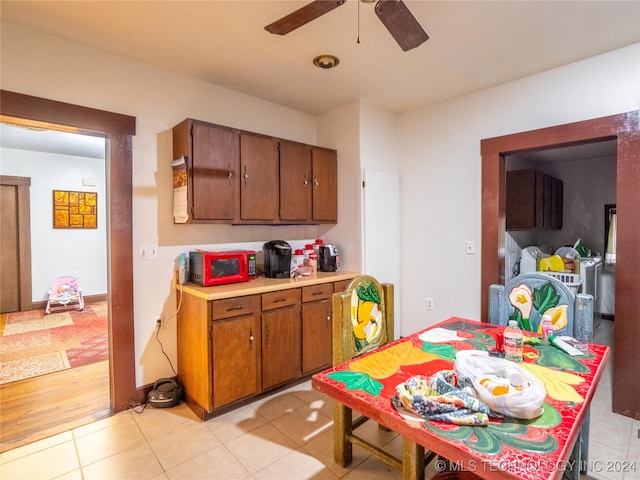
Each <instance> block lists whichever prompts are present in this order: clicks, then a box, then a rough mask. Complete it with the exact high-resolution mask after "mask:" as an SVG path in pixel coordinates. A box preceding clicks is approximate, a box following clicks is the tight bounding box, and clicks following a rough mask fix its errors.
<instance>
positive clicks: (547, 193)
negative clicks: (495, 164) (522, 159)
mask: <svg viewBox="0 0 640 480" xmlns="http://www.w3.org/2000/svg"><path fill="white" fill-rule="evenodd" d="M506 202H507V204H506V229H507V230H509V231H512V230H560V229H562V208H563V183H562V180H559V179H557V178H554V177H552V176H550V175H547V174H546V173H542V172H539V171H537V170H534V169H526V170H515V171H510V172H507V179H506Z"/></svg>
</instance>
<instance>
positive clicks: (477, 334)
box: [312, 317, 609, 480]
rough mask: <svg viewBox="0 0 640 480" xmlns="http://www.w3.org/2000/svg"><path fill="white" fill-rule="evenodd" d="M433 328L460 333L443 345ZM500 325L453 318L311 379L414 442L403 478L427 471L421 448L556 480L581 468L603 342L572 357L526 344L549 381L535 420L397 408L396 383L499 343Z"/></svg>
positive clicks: (489, 475) (475, 467)
mask: <svg viewBox="0 0 640 480" xmlns="http://www.w3.org/2000/svg"><path fill="white" fill-rule="evenodd" d="M435 328H444V329H447V330H450V331H455V332H456V333H457V337H458V338H457V339H455V340H451V341H446V342H444V343H440V342H438V343H431V342H426V341H423V340H421V339H420V338H419V336H420V335H421V334H423V333H424V332H427V331H428V330H432V329H435ZM502 329H503V328H502V327H499V326H497V325H491V324H487V323H481V322H476V321H473V320H466V319H461V318H456V317H452V318H450V319H448V320H445V321H443V322H440V323H438V324H436V325H433V326H432V327H429V328H427V329H425V330H422V331H420V332H417V333H415V334H413V335H410V336H408V337H404V338H402V339H399V340H396V341H395V342H393V343H391V344H389V345H386V346H384V347H380V348H379V349H377V350H374V351H373V352H370V353H368V354H365V355H362V356H360V357H357V358H356V359H353V360H351V361H348V362H345V363H343V364H341V365H338V366H336V367H334V368H331V369H329V370H326V371H324V372H322V373H318V374H316V375H314V376H313V377H312V386H313V388H315V389H316V390H318V391H320V392H322V393H324V394H326V395H327V396H329V397H331V398H332V399H334V400H336V401H338V402H340V403H342V404H343V405H345V406H346V407H348V408H350V409H352V410H354V411H357V412H359V413H361V414H363V415H366V416H367V417H369V418H371V419H372V420H374V421H376V422H378V423H380V424H381V425H383V426H385V427H387V428H389V429H390V430H392V431H394V432H397V433H398V434H400V435H401V436H403V437H404V439H405V442H407V441H408V442H409V443H415V445H416V446H417V447H418V448H417V449H416V448H414V449H413V450H412V451H413V452H414V458H409V459H407V457H406V455H407V454H406V451H407V449H406V448H405V459H404V463H403V477H404V478H415V477H418V478H420V477H421V475H422V476H423V475H424V471H422V472H420V471H416V470H419V468H418V469H416V465H418V466H420V465H421V464H420V461H419V460H417V459H416V458H415V452H420V450H421V447H424V448H426V449H428V450H430V451H432V452H434V453H436V454H437V455H439V456H441V457H444V458H446V459H449V462H447V464H448V466H449V467H453V469H458V470H464V471H466V472H471V473H473V474H475V475H477V476H479V477H481V478H486V479H496V478H505V479H513V478H518V479H524V480H539V479H551V480H555V479H558V478H561V477H562V475H563V473H564V472H565V471H567V470H573V471H579V465H575V464H574V463H575V462H574V463H572V460H570V456H571V452H572V450H573V447H574V444H575V443H576V439H577V438H578V435H579V433H580V429H581V426H582V421H583V419H584V418H585V415H586V414H587V412H588V407H589V404H590V402H591V399H592V398H593V395H594V393H595V390H596V387H597V384H598V381H599V379H600V376H601V375H602V371H603V368H604V365H605V363H606V359H607V357H608V356H609V348H608V347H606V346H603V345H596V344H589V351H588V353H587V355H585V356H584V357H570V356H569V355H566V354H565V353H564V352H561V351H560V350H558V349H557V348H556V347H554V346H551V345H549V344H547V343H542V344H540V345H537V346H535V347H532V346H529V345H525V348H524V356H525V363H527V364H532V365H534V367H533V368H534V369H537V370H538V374H536V376H537V377H538V378H539V379H541V378H542V379H543V380H544V382H543V383H544V384H545V388H546V391H547V395H546V398H545V402H544V404H543V407H544V413H543V415H542V416H540V417H538V418H537V419H534V420H519V419H515V418H509V417H505V418H503V419H493V418H492V419H491V422H490V423H489V425H488V426H486V427H475V426H474V427H471V426H457V425H452V424H447V423H443V422H436V421H431V420H429V421H415V420H409V419H408V416H406V415H404V416H401V414H400V413H399V412H398V410H396V408H395V407H394V406H393V404H392V401H391V399H392V397H393V396H394V395H395V394H396V386H397V385H399V384H401V383H403V382H404V381H405V380H406V379H407V378H409V377H412V376H415V375H422V376H429V375H432V374H434V373H436V372H438V371H440V370H452V369H453V361H454V360H455V353H456V352H457V351H459V350H467V349H475V350H489V349H492V348H494V346H495V335H496V333H497V332H500V331H501V330H502ZM380 367H382V368H380ZM554 372H560V374H559V375H558V374H557V373H554ZM563 373H564V374H568V375H563ZM409 450H410V451H411V449H409ZM444 465H445V464H444V463H443V461H442V460H438V461H437V463H436V465H435V466H436V469H438V470H442V469H443V467H444Z"/></svg>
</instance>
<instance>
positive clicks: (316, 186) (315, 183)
mask: <svg viewBox="0 0 640 480" xmlns="http://www.w3.org/2000/svg"><path fill="white" fill-rule="evenodd" d="M313 185H314V187H315V188H316V190H317V189H318V179H317V178H316V179H315V180H314V181H313Z"/></svg>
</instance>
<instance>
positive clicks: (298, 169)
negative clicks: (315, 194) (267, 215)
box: [279, 142, 312, 222]
mask: <svg viewBox="0 0 640 480" xmlns="http://www.w3.org/2000/svg"><path fill="white" fill-rule="evenodd" d="M279 151H280V152H279V153H280V220H284V221H296V222H297V221H307V220H310V219H311V190H312V187H311V180H312V178H311V147H310V146H309V145H304V144H301V143H293V142H280V148H279Z"/></svg>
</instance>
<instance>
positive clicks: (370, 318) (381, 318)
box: [332, 275, 435, 473]
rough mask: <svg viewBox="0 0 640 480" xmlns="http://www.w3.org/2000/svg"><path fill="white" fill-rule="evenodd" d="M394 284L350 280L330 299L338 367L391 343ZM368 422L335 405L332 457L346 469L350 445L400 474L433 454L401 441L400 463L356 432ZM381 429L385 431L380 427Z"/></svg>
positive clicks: (418, 466)
mask: <svg viewBox="0 0 640 480" xmlns="http://www.w3.org/2000/svg"><path fill="white" fill-rule="evenodd" d="M393 309H394V304H393V285H392V284H388V283H383V284H380V283H379V282H378V281H377V280H376V279H375V278H374V277H372V276H369V275H362V276H359V277H357V278H355V279H353V280H352V281H351V283H350V284H349V286H347V288H345V290H344V291H342V292H336V293H334V294H333V298H332V316H333V364H334V365H339V364H341V363H343V362H346V361H348V360H350V359H352V358H355V357H357V356H358V355H361V354H363V353H365V352H368V351H370V350H373V349H374V348H378V347H380V346H383V345H386V344H387V343H390V342H392V341H393V340H394V333H393V326H394V316H393ZM367 420H369V419H368V418H367V417H366V416H360V417H358V418H356V419H354V418H353V411H352V410H351V409H350V408H348V407H346V406H345V405H343V404H342V403H340V402H335V403H334V422H333V432H334V433H333V435H334V458H335V461H336V463H338V464H339V465H341V466H343V467H346V466H347V465H349V464H350V463H351V460H352V457H353V445H354V444H355V445H358V446H360V447H362V448H364V449H365V450H367V451H368V452H369V453H371V454H372V455H374V456H376V457H377V458H379V459H380V460H382V461H384V462H386V463H387V464H388V465H391V466H392V467H395V468H397V469H400V471H403V468H404V471H405V472H406V471H408V470H410V471H415V472H423V473H424V468H425V465H426V463H427V462H428V461H430V460H431V459H432V458H434V456H435V455H434V454H432V453H431V452H428V453H427V455H425V450H424V447H422V446H420V445H417V444H416V443H415V442H410V441H407V440H403V458H404V459H408V460H405V464H404V467H403V460H402V459H399V458H397V457H395V456H393V455H392V454H390V453H388V452H387V451H385V450H383V449H382V448H380V447H378V446H376V445H374V444H373V443H371V442H370V441H369V440H367V439H365V438H364V437H363V436H361V435H360V436H359V435H357V434H356V432H355V430H356V429H357V428H358V427H360V426H361V425H362V424H364V423H365V422H366V421H367ZM380 429H382V430H386V429H385V427H383V426H380Z"/></svg>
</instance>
